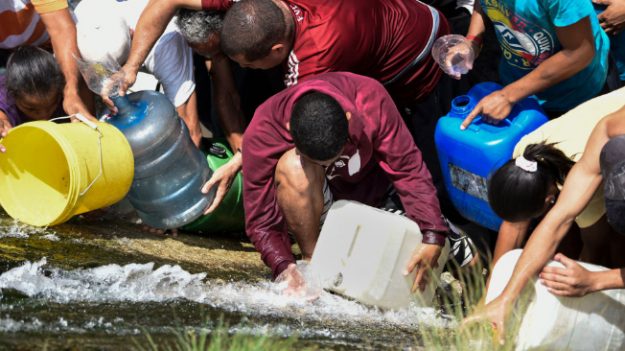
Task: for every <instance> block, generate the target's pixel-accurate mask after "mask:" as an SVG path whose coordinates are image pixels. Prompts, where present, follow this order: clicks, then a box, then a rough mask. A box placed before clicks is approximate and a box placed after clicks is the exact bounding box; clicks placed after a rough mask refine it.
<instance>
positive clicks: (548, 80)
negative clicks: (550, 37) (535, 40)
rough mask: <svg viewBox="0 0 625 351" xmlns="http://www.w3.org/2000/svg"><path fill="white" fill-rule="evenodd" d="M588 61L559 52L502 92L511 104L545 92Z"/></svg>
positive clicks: (570, 75)
mask: <svg viewBox="0 0 625 351" xmlns="http://www.w3.org/2000/svg"><path fill="white" fill-rule="evenodd" d="M588 62H589V61H588V60H586V59H585V58H583V57H582V58H580V55H576V54H574V53H571V52H569V51H560V52H558V53H556V54H555V55H553V56H551V57H550V58H548V59H547V60H546V61H544V62H543V63H541V64H540V65H539V66H538V67H537V68H536V69H534V70H533V71H532V72H530V73H529V74H527V75H526V76H524V77H523V78H521V79H519V80H517V81H515V82H513V83H511V84H509V85H507V86H506V87H505V88H504V89H503V90H502V92H503V93H504V94H505V96H506V97H507V98H508V100H509V101H510V102H512V103H517V102H519V101H521V100H523V99H524V98H526V97H528V96H530V95H533V94H536V93H538V92H541V91H543V90H546V89H548V88H550V87H552V86H554V85H556V84H558V83H560V82H561V81H563V80H565V79H568V78H570V77H572V76H574V75H575V74H576V73H578V72H579V71H581V70H582V69H584V67H586V66H587V65H588Z"/></svg>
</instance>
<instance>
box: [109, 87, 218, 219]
mask: <svg viewBox="0 0 625 351" xmlns="http://www.w3.org/2000/svg"><path fill="white" fill-rule="evenodd" d="M112 100H113V102H114V103H115V106H116V107H117V109H118V113H117V115H115V116H112V117H111V118H110V119H109V120H108V122H109V123H111V124H112V125H114V126H115V127H117V128H118V129H119V130H120V131H121V132H122V133H124V135H125V136H126V138H127V139H128V142H129V143H130V147H131V148H132V153H133V155H134V159H135V175H134V179H133V182H132V186H131V188H130V192H129V193H128V199H129V200H130V203H131V204H132V206H133V207H134V208H135V210H136V211H137V213H138V214H139V217H140V218H141V219H142V220H143V222H144V223H145V224H147V225H149V226H152V227H155V228H162V229H169V228H178V227H181V226H183V225H185V224H188V223H191V222H192V221H194V220H195V219H197V218H198V217H199V216H201V215H202V212H203V211H204V209H205V208H206V207H207V206H208V204H210V202H211V201H212V199H213V197H214V190H213V191H212V192H211V193H210V194H209V195H205V194H202V192H201V189H202V186H203V185H204V183H205V182H206V181H207V180H208V179H209V178H210V176H211V175H212V172H211V170H210V168H209V167H208V164H207V162H206V157H205V156H204V154H203V153H202V152H201V151H200V150H199V149H198V148H196V147H195V145H194V144H193V142H192V141H191V137H190V136H189V130H188V129H187V127H186V125H185V124H184V121H183V120H182V119H181V118H179V117H178V114H177V113H176V110H175V108H174V106H173V105H172V104H171V102H169V100H168V99H167V98H166V97H165V96H164V95H163V94H161V93H157V92H154V91H139V92H136V93H132V94H129V95H126V96H122V97H120V96H115V97H112Z"/></svg>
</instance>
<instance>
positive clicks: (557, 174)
mask: <svg viewBox="0 0 625 351" xmlns="http://www.w3.org/2000/svg"><path fill="white" fill-rule="evenodd" d="M555 145H556V144H547V143H545V142H541V143H538V144H530V145H528V146H527V147H526V148H525V150H524V152H523V157H524V158H525V159H527V160H528V161H535V162H536V164H537V169H536V171H535V172H530V171H526V170H524V169H522V168H521V167H519V166H517V165H516V164H515V160H510V161H508V162H506V163H505V164H504V165H503V166H501V167H500V168H499V169H498V170H497V171H495V173H493V175H492V176H491V178H490V180H489V182H488V202H489V204H490V206H491V208H492V209H493V211H494V212H495V213H496V214H497V215H498V216H499V217H501V218H503V219H504V220H506V221H509V222H519V221H526V220H530V219H532V218H534V217H536V216H539V215H541V214H542V211H543V210H544V208H545V199H546V198H547V196H548V194H549V189H550V187H551V186H555V185H558V184H559V185H562V184H564V179H565V178H566V175H567V174H568V173H569V171H570V170H571V167H573V165H574V164H575V162H573V161H572V160H571V159H570V158H568V157H567V156H566V155H565V154H564V153H563V152H562V150H560V149H558V148H556V147H555Z"/></svg>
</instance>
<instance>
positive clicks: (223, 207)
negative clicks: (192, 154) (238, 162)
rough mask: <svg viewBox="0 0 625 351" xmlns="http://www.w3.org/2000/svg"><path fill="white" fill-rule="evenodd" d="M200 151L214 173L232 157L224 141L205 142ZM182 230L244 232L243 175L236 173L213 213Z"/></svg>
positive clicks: (205, 232) (206, 232) (204, 232)
mask: <svg viewBox="0 0 625 351" xmlns="http://www.w3.org/2000/svg"><path fill="white" fill-rule="evenodd" d="M202 151H203V152H204V153H206V160H207V161H208V167H210V169H211V170H212V171H216V170H217V169H218V168H219V167H221V166H223V165H225V164H226V163H228V162H229V161H230V160H231V159H232V157H233V154H232V151H230V149H229V148H228V146H227V145H226V141H225V140H212V141H210V142H207V143H206V144H205V145H203V146H202ZM182 229H183V230H186V231H191V232H199V233H203V234H208V233H225V232H243V231H244V230H245V212H244V210H243V175H242V174H241V172H239V173H237V175H236V177H235V178H234V180H233V181H232V184H231V185H230V189H229V190H228V192H227V193H226V195H225V196H224V198H223V200H222V202H221V203H220V204H219V206H218V207H217V208H216V209H215V211H213V212H212V213H209V214H207V215H203V216H201V217H200V218H198V219H196V220H195V221H193V222H192V223H189V224H187V225H186V226H184V227H182Z"/></svg>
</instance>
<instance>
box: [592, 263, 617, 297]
mask: <svg viewBox="0 0 625 351" xmlns="http://www.w3.org/2000/svg"><path fill="white" fill-rule="evenodd" d="M624 276H625V268H617V269H610V270H607V271H602V272H592V273H591V277H592V280H593V283H592V285H591V290H592V291H593V292H595V291H601V290H608V289H623V288H625V278H624Z"/></svg>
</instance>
